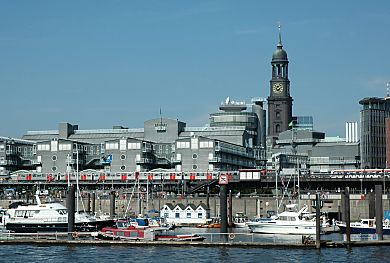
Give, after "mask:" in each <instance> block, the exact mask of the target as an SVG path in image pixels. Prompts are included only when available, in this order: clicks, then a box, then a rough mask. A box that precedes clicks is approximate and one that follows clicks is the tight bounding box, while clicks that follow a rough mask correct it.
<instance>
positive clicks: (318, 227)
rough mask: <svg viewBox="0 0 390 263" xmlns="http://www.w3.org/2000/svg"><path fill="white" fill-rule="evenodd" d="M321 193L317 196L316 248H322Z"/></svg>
mask: <svg viewBox="0 0 390 263" xmlns="http://www.w3.org/2000/svg"><path fill="white" fill-rule="evenodd" d="M320 202H321V199H320V193H317V194H316V248H317V249H319V248H320V247H321V218H320V216H321V206H320Z"/></svg>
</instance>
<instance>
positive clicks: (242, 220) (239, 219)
mask: <svg viewBox="0 0 390 263" xmlns="http://www.w3.org/2000/svg"><path fill="white" fill-rule="evenodd" d="M247 222H249V219H248V216H246V215H245V214H244V213H243V212H237V213H236V214H235V215H234V217H233V226H234V227H238V228H246V227H247V224H246V223H247Z"/></svg>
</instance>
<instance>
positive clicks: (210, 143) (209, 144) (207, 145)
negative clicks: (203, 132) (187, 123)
mask: <svg viewBox="0 0 390 263" xmlns="http://www.w3.org/2000/svg"><path fill="white" fill-rule="evenodd" d="M213 145H214V143H213V141H201V142H200V143H199V148H213Z"/></svg>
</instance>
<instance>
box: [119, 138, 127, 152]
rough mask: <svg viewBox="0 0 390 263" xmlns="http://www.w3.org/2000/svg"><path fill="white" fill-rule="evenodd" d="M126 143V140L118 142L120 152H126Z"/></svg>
mask: <svg viewBox="0 0 390 263" xmlns="http://www.w3.org/2000/svg"><path fill="white" fill-rule="evenodd" d="M126 142H127V140H120V141H119V149H120V150H121V151H124V150H126Z"/></svg>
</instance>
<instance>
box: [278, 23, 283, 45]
mask: <svg viewBox="0 0 390 263" xmlns="http://www.w3.org/2000/svg"><path fill="white" fill-rule="evenodd" d="M278 30H279V42H278V47H283V45H282V25H281V24H280V22H278Z"/></svg>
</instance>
